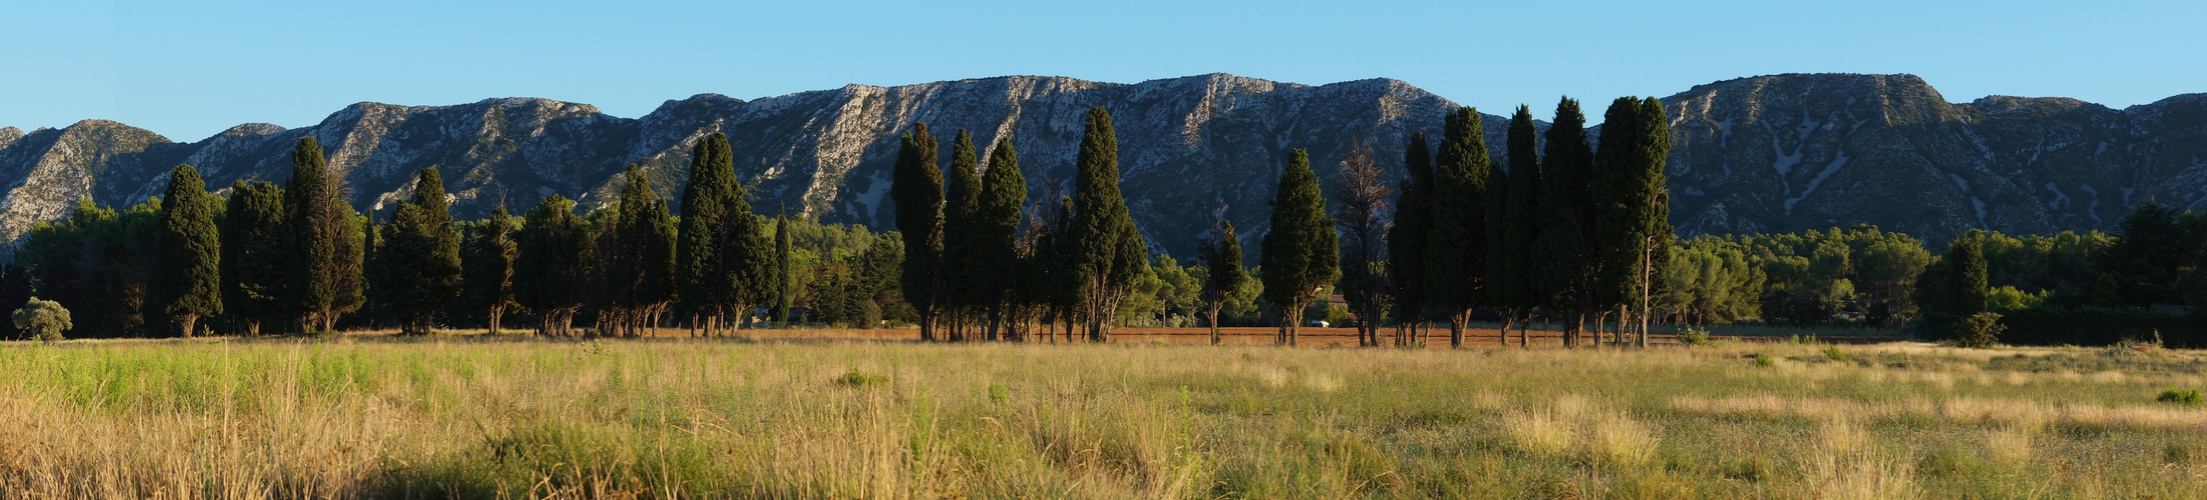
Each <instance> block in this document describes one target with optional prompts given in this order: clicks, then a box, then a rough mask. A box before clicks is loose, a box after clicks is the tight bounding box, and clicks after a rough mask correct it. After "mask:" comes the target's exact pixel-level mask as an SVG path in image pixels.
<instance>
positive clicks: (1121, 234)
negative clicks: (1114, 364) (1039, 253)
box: [1070, 107, 1150, 342]
mask: <svg viewBox="0 0 2207 500" xmlns="http://www.w3.org/2000/svg"><path fill="white" fill-rule="evenodd" d="M1074 163H1075V166H1076V167H1077V169H1078V170H1077V172H1076V174H1075V177H1074V180H1073V217H1072V219H1073V220H1072V225H1073V227H1072V241H1071V242H1070V244H1071V245H1072V246H1073V248H1074V252H1072V255H1071V257H1072V259H1071V262H1070V263H1071V264H1073V266H1074V267H1075V269H1076V271H1075V272H1076V273H1077V276H1078V277H1079V279H1080V282H1081V283H1082V285H1081V288H1082V290H1081V299H1082V303H1083V307H1082V309H1083V311H1082V313H1083V315H1084V316H1085V317H1086V318H1087V321H1088V325H1087V329H1088V338H1089V340H1091V341H1095V342H1107V341H1109V340H1110V339H1111V323H1112V319H1113V318H1116V317H1117V316H1118V313H1119V306H1120V304H1121V303H1123V302H1124V301H1125V300H1126V298H1127V295H1128V294H1129V293H1131V292H1132V291H1133V285H1134V283H1136V282H1137V281H1139V280H1140V279H1141V278H1142V277H1144V276H1147V275H1148V274H1149V272H1150V269H1149V254H1148V246H1147V245H1144V244H1143V242H1142V234H1141V232H1140V230H1138V229H1137V228H1136V227H1135V226H1134V218H1133V217H1132V216H1131V215H1129V213H1128V211H1127V206H1126V197H1125V196H1124V195H1122V194H1120V192H1119V139H1118V135H1117V133H1116V132H1114V131H1113V129H1112V125H1111V112H1109V111H1105V110H1104V109H1103V108H1100V107H1098V108H1091V109H1089V110H1088V116H1087V119H1086V123H1085V124H1084V126H1083V131H1082V134H1081V144H1080V152H1079V153H1078V155H1076V157H1075V161H1074Z"/></svg>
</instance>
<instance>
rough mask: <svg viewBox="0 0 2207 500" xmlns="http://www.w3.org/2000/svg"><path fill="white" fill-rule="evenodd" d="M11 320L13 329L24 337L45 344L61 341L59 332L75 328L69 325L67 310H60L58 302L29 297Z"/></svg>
mask: <svg viewBox="0 0 2207 500" xmlns="http://www.w3.org/2000/svg"><path fill="white" fill-rule="evenodd" d="M13 319H14V320H15V329H17V330H22V331H23V334H24V335H25V336H27V337H29V338H30V339H32V340H43V341H47V342H52V341H56V340H61V339H62V337H61V332H66V331H69V329H70V328H75V327H76V326H75V325H72V324H70V322H69V310H68V309H64V308H62V307H61V303H60V302H54V301H51V300H39V299H38V297H31V301H30V302H29V303H26V304H23V308H22V309H16V310H15V315H14V317H13Z"/></svg>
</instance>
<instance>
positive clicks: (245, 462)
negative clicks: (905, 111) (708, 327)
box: [0, 337, 2207, 498]
mask: <svg viewBox="0 0 2207 500" xmlns="http://www.w3.org/2000/svg"><path fill="white" fill-rule="evenodd" d="M2203 385H2207V361H2203V356H2202V353H2198V352H2190V351H2162V350H2157V349H2151V348H2147V349H2143V350H2141V349H2133V348H2117V349H2083V348H2047V349H2006V350H1984V351H1975V350H1955V349H1947V348H1940V347H1932V346H1926V345H1917V344H1887V345H1878V346H1839V347H1829V346H1822V345H1808V344H1751V343H1739V342H1734V343H1730V344H1727V345H1722V346H1718V347H1713V348H1710V347H1701V348H1691V349H1687V348H1680V347H1675V346H1671V347H1665V348H1657V349H1649V350H1645V351H1620V350H1604V351H1564V350H1555V349H1536V350H1532V351H1518V350H1509V349H1494V348H1481V349H1471V350H1462V351H1448V350H1422V351H1405V350H1394V349H1344V348H1333V349H1294V350H1291V349H1283V348H1276V347H1269V346H1226V347H1210V346H1185V345H1155V344H1141V343H1128V344H1120V345H1046V344H1045V345H1005V344H994V345H978V344H968V345H940V344H916V343H906V342H880V341H803V340H775V339H768V340H765V341H745V340H740V339H739V340H712V341H696V340H649V341H604V342H572V341H539V340H529V339H515V338H505V339H479V338H471V337H440V338H435V339H424V340H405V341H400V340H391V339H388V338H379V337H344V338H335V339H322V340H316V341H285V340H268V341H235V340H232V341H224V340H204V341H106V342H80V341H72V342H64V343H60V344H55V345H39V344H25V343H12V344H7V345H5V346H0V496H7V497H26V498H29V497H137V498H154V497H159V498H194V497H221V498H251V497H445V496H457V497H481V498H493V497H655V498H666V497H724V496H732V497H768V498H815V497H825V498H959V497H973V498H982V497H985V498H1036V497H1045V498H1212V497H1224V498H1339V497H1466V498H1496V497H1500V498H1516V497H1548V498H1573V497H1584V498H1609V497H1615V498H1698V497H1716V498H1912V497H1920V498H1951V497H1968V496H1980V497H1986V498H2146V497H2150V498H2191V497H2196V496H2197V495H2200V492H2201V491H2203V488H2207V411H2203V410H2201V409H2200V408H2199V407H2196V406H2189V405H2185V404H2182V403H2165V402H2158V401H2156V396H2157V395H2159V394H2160V393H2161V392H2162V391H2163V390H2164V389H2169V388H2179V387H2181V388H2199V387H2201V386H2203Z"/></svg>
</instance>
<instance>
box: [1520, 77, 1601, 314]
mask: <svg viewBox="0 0 2207 500" xmlns="http://www.w3.org/2000/svg"><path fill="white" fill-rule="evenodd" d="M1545 139H1546V141H1545V144H1544V145H1543V146H1542V147H1543V150H1542V153H1543V154H1542V155H1541V166H1540V173H1541V188H1540V205H1539V208H1540V212H1539V215H1538V216H1536V218H1538V219H1539V223H1540V233H1539V240H1538V241H1537V242H1536V243H1535V244H1536V245H1538V251H1537V252H1535V253H1534V254H1535V256H1536V260H1537V262H1536V263H1535V266H1534V267H1535V271H1534V273H1535V274H1534V276H1535V278H1536V279H1535V280H1532V282H1531V283H1532V286H1533V288H1535V293H1537V294H1539V295H1540V296H1542V297H1547V298H1549V300H1551V301H1552V302H1551V304H1552V305H1553V306H1554V308H1555V309H1557V310H1558V311H1559V312H1561V313H1563V314H1565V315H1567V316H1569V317H1568V318H1566V320H1567V321H1565V323H1564V331H1563V332H1564V333H1563V335H1564V337H1563V341H1564V345H1565V346H1567V347H1577V346H1578V345H1579V342H1580V341H1581V340H1582V338H1581V330H1582V329H1584V328H1585V325H1586V318H1587V317H1588V316H1589V315H1590V314H1591V313H1593V312H1594V311H1596V310H1599V309H1601V303H1600V301H1599V300H1597V298H1596V297H1597V296H1596V295H1595V293H1594V292H1595V288H1594V287H1595V283H1596V277H1597V276H1598V273H1597V272H1596V271H1597V270H1598V267H1597V265H1598V262H1597V261H1596V260H1595V258H1594V252H1593V247H1592V244H1593V242H1594V241H1595V239H1594V230H1595V219H1596V218H1597V217H1599V216H1600V211H1599V210H1598V209H1597V207H1596V206H1595V205H1596V204H1595V199H1594V190H1593V169H1594V152H1593V149H1592V148H1591V147H1590V146H1589V145H1588V144H1587V142H1586V139H1587V137H1586V115H1585V114H1583V113H1582V112H1581V111H1580V110H1579V101H1578V100H1575V99H1571V98H1569V97H1565V98H1563V99H1562V100H1561V101H1559V102H1558V103H1557V104H1556V117H1555V122H1554V123H1551V124H1550V125H1549V127H1548V132H1547V136H1546V137H1545Z"/></svg>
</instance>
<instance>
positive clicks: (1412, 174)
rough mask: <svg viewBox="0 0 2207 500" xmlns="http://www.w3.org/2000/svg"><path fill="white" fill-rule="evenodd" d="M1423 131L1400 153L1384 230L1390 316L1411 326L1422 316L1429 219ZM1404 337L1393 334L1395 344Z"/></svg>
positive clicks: (1428, 161) (1429, 175)
mask: <svg viewBox="0 0 2207 500" xmlns="http://www.w3.org/2000/svg"><path fill="white" fill-rule="evenodd" d="M1430 154H1431V153H1430V152H1428V146H1426V144H1425V133H1423V132H1418V133H1413V134H1410V144H1408V145H1407V146H1405V152H1404V153H1403V161H1402V163H1403V170H1404V171H1405V172H1406V174H1405V176H1404V177H1403V179H1402V187H1401V188H1400V189H1398V190H1397V191H1396V193H1397V194H1396V197H1395V216H1394V224H1393V225H1391V226H1389V227H1388V229H1387V262H1388V271H1389V273H1390V274H1392V275H1393V278H1394V284H1395V305H1394V315H1395V317H1396V318H1398V320H1399V321H1402V322H1404V323H1406V324H1409V325H1410V326H1411V327H1412V328H1415V326H1416V324H1417V323H1419V322H1422V321H1423V320H1424V318H1425V310H1426V293H1425V286H1426V283H1425V281H1426V280H1425V271H1426V261H1425V245H1426V233H1428V232H1430V231H1431V229H1432V219H1433V200H1432V195H1433V161H1432V158H1431V156H1429V155H1430ZM1406 340H1407V339H1404V338H1402V337H1399V336H1398V337H1397V339H1396V341H1397V342H1398V343H1400V342H1404V341H1406Z"/></svg>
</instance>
